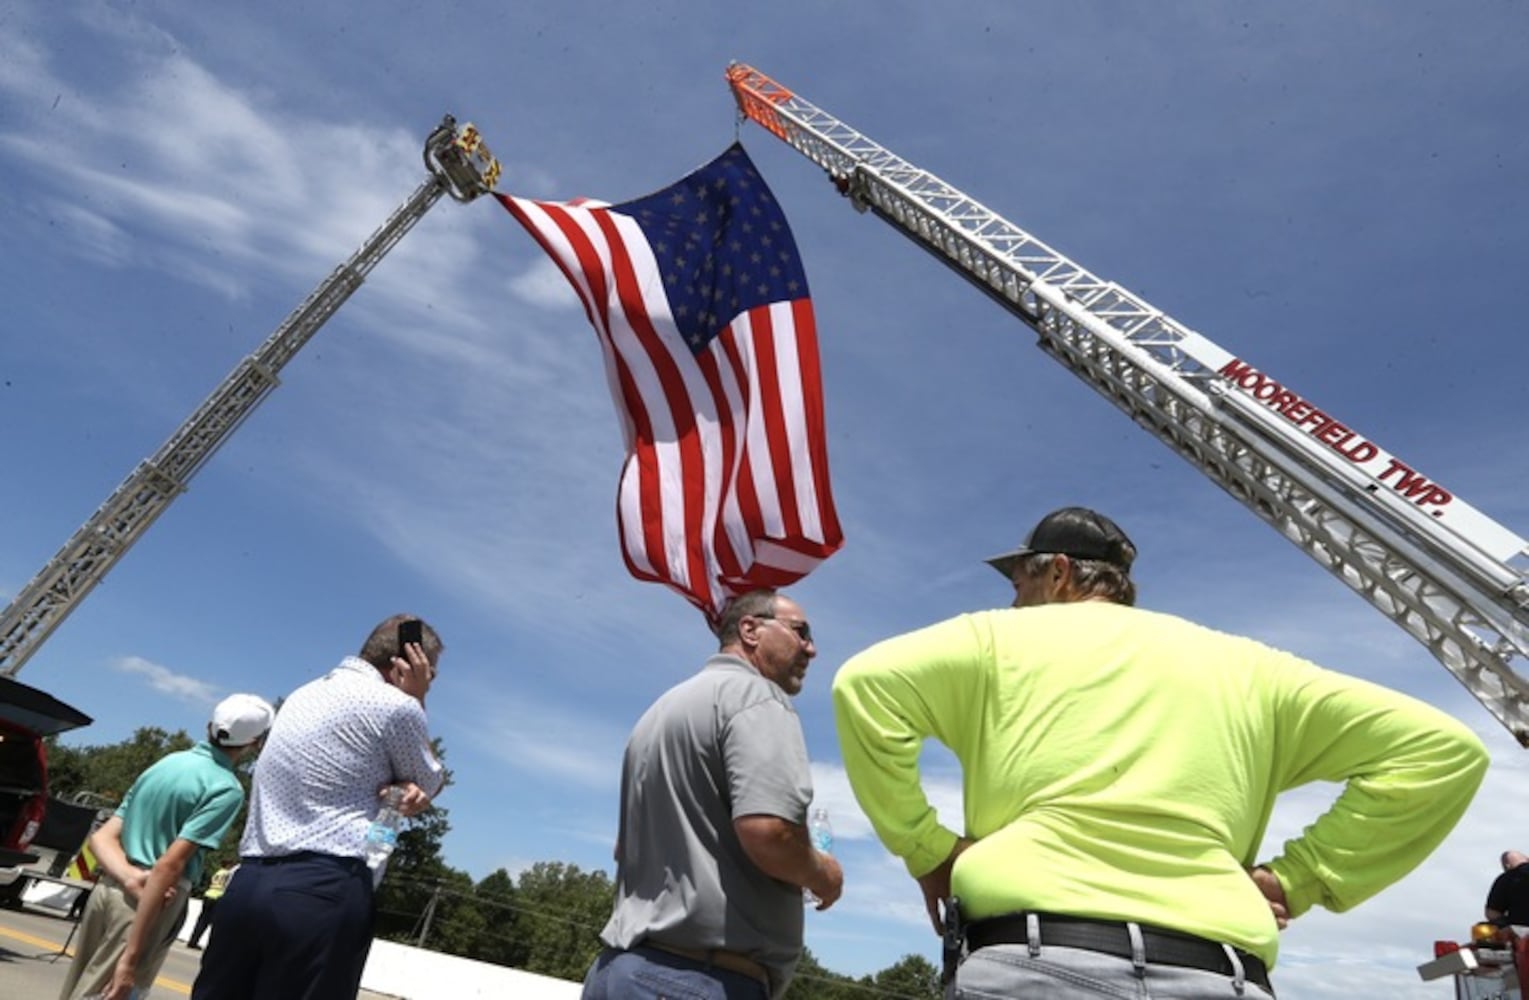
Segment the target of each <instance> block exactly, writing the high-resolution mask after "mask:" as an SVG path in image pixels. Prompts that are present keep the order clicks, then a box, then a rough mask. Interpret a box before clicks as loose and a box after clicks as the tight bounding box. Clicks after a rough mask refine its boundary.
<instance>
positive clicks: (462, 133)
mask: <svg viewBox="0 0 1529 1000" xmlns="http://www.w3.org/2000/svg"><path fill="white" fill-rule="evenodd" d="M424 160H425V169H426V171H427V172H428V173H429V177H428V178H426V180H425V181H424V182H423V183H421V184H420V185H419V187H418V188H416V189H415V191H414V193H413V194H411V195H410V196H409V197H408V199H407V200H406V201H405V202H404V203H403V204H402V205H400V206H399V207H398V208H397V209H396V210H395V211H394V212H393V214H392V215H391V216H390V217H389V218H388V220H387V221H386V222H384V223H383V224H382V226H381V227H380V228H379V229H378V230H377V231H376V232H374V233H373V234H372V235H371V236H370V237H369V238H368V239H367V241H366V242H365V243H363V244H362V245H361V248H360V249H359V250H357V251H356V252H355V253H354V254H353V255H352V256H351V257H350V259H349V260H347V261H346V262H345V263H343V264H341V265H340V266H339V267H337V268H335V270H334V272H333V273H332V274H330V275H329V277H328V278H326V279H325V280H324V281H323V283H321V284H320V285H319V286H318V288H316V289H314V290H313V292H312V293H311V294H310V295H309V296H308V297H307V298H306V299H305V300H303V302H302V304H301V305H299V306H298V307H297V308H296V309H295V310H293V311H292V314H291V315H289V316H288V317H287V318H286V319H285V320H283V321H282V323H281V325H280V326H278V327H277V328H276V330H275V332H273V333H272V334H271V335H270V336H269V337H267V338H266V340H265V342H264V343H263V344H261V345H260V347H259V348H258V349H257V350H256V351H255V353H254V354H251V355H250V356H249V357H247V358H245V359H244V360H242V361H240V362H239V364H238V365H236V366H235V367H234V370H233V371H232V372H230V373H229V375H228V377H227V378H225V379H224V380H223V382H222V384H221V385H219V386H218V387H217V388H216V389H214V390H213V392H212V395H210V396H208V397H207V399H206V400H204V401H203V403H202V405H201V406H199V407H197V409H196V411H195V412H193V413H192V414H191V416H190V418H189V419H187V420H186V422H185V423H183V424H182V425H181V426H180V427H178V428H176V430H175V433H173V434H171V435H170V438H169V440H167V441H166V442H165V443H164V444H163V445H161V446H160V448H159V450H158V451H156V452H155V453H154V454H153V455H152V456H150V457H149V458H147V459H145V460H144V461H143V462H142V463H141V464H140V465H139V466H138V467H137V468H136V469H134V470H133V471H132V473H131V474H129V475H128V477H127V478H126V479H125V480H123V482H122V485H120V486H118V487H117V489H116V490H115V491H114V492H113V493H112V494H111V496H109V497H107V498H106V501H105V502H104V503H103V504H101V506H100V507H99V508H98V509H97V510H96V512H95V513H94V514H92V515H91V516H90V519H89V520H87V521H86V522H85V523H84V524H83V525H81V526H80V528H79V530H77V531H76V532H75V533H74V535H73V536H72V537H70V539H69V541H67V542H66V543H64V547H63V548H62V549H60V550H59V551H58V554H57V555H55V556H54V557H53V558H52V559H51V560H50V561H49V562H48V564H47V565H46V566H44V567H43V568H42V571H41V572H39V573H38V574H37V575H36V576H35V577H33V578H32V580H31V582H29V583H28V584H27V585H26V586H25V587H24V588H22V590H21V592H20V593H19V594H17V595H16V598H15V599H14V600H13V601H11V603H10V606H8V607H7V608H6V609H5V611H4V613H3V614H0V675H3V676H6V677H13V676H15V675H16V673H17V672H18V671H20V670H21V668H22V666H23V665H24V664H25V663H26V662H27V660H28V659H29V658H31V656H32V654H33V653H35V652H36V651H37V648H38V647H39V646H40V645H42V643H43V641H44V640H46V639H47V638H48V636H49V635H51V634H52V632H53V630H54V629H56V628H58V626H59V625H60V624H61V623H62V622H63V620H64V619H65V618H66V617H67V616H68V615H69V613H70V612H71V611H73V610H74V609H75V607H77V606H78V605H79V603H80V602H81V601H82V600H84V599H85V596H86V595H87V594H89V593H90V591H91V590H92V589H94V588H95V585H96V584H98V583H100V582H101V580H102V578H104V577H105V576H106V574H107V572H108V571H110V570H111V568H112V567H113V566H115V565H116V564H117V560H119V559H121V558H122V556H123V555H125V554H126V553H127V550H128V549H129V548H131V547H132V545H133V543H134V542H136V541H137V540H138V539H139V538H140V537H142V536H143V533H144V532H146V531H147V530H148V529H149V526H150V525H152V524H153V523H154V521H155V519H156V518H158V517H159V515H160V514H163V513H164V512H165V509H166V508H167V507H169V506H170V503H171V501H173V500H174V499H175V498H176V497H177V496H179V495H180V494H181V493H183V492H185V490H186V488H187V486H188V485H189V483H190V482H191V477H192V476H194V475H196V473H197V471H198V470H199V469H201V467H202V465H203V464H204V463H206V461H207V460H208V459H209V458H211V457H212V454H213V452H215V451H217V450H218V448H219V446H221V445H222V444H223V442H224V441H227V440H228V438H229V436H230V435H231V434H233V432H234V431H235V430H236V429H237V428H238V427H239V425H240V424H241V423H242V422H243V421H244V418H246V417H248V416H249V415H250V413H252V412H253V411H254V409H255V407H257V406H259V405H260V403H261V401H263V400H264V399H265V397H266V396H267V395H269V394H270V392H271V390H272V389H274V388H276V386H277V385H278V384H279V378H278V375H279V374H280V372H281V370H282V368H283V367H285V366H286V364H287V362H289V361H291V360H292V358H293V356H294V355H296V354H297V352H298V351H299V350H300V349H301V348H302V346H303V345H304V344H306V343H307V342H308V341H309V339H310V338H312V336H313V335H314V334H315V333H317V332H318V330H319V327H321V326H323V325H324V323H325V322H326V321H327V320H328V319H329V317H331V316H333V315H334V314H335V311H336V310H338V309H339V308H340V306H342V305H344V303H345V300H346V299H348V298H350V296H351V294H352V293H353V292H355V290H356V289H357V288H360V287H361V284H362V282H364V281H365V280H366V276H367V275H368V274H370V273H371V271H372V268H374V267H376V266H377V264H378V263H379V262H380V261H381V260H382V258H383V257H384V256H386V255H387V253H388V251H390V250H392V249H393V247H395V246H397V245H398V241H399V240H401V239H403V238H404V236H405V235H406V234H407V233H408V232H409V230H410V229H413V228H414V224H415V223H417V222H418V221H419V220H420V219H421V218H423V217H424V215H425V213H426V212H428V211H429V210H430V209H431V208H432V207H433V206H434V205H435V204H436V202H437V201H439V200H440V197H441V195H443V194H449V195H451V197H452V198H453V199H455V200H456V201H461V202H467V201H472V200H473V199H474V198H476V197H477V196H478V195H480V194H483V193H485V192H487V191H489V190H491V189H492V188H493V186H494V184H495V183H496V182H497V181H498V179H499V163H498V161H496V160H495V159H494V158H493V156H492V155H491V154H490V153H489V151H488V147H487V146H485V145H484V144H483V140H482V137H481V136H480V135H479V133H478V130H477V129H476V128H474V127H473V126H472V125H470V124H464V125H462V126H460V127H458V125H457V123H456V120H455V119H454V118H452V117H451V116H450V115H447V116H446V117H445V118H444V119H443V120H442V121H441V124H440V125H438V126H436V128H435V129H434V130H433V131H432V132H431V133H430V136H429V137H428V138H427V139H426V140H425V148H424Z"/></svg>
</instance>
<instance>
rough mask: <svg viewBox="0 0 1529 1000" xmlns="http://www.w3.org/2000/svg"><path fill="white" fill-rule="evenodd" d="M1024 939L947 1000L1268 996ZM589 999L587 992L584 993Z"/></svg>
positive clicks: (1233, 983)
mask: <svg viewBox="0 0 1529 1000" xmlns="http://www.w3.org/2000/svg"><path fill="white" fill-rule="evenodd" d="M1036 950H1037V953H1036V954H1035V955H1034V956H1032V955H1031V954H1030V946H1029V945H1024V944H995V945H991V946H990V947H987V948H979V949H978V950H976V951H974V952H972V953H971V954H970V955H968V956H967V957H966V960H965V961H963V962H962V963H961V965H960V968H958V969H957V970H956V979H955V983H954V985H953V986H952V988H951V989H950V990H948V991H947V993H946V995H947V996H948V997H950V998H951V1000H1011V998H1020V1000H1030V998H1031V997H1037V998H1039V997H1044V998H1045V1000H1167V998H1170V997H1171V998H1172V1000H1268V998H1269V997H1270V996H1271V995H1272V994H1270V993H1269V992H1268V991H1266V990H1265V989H1264V988H1263V987H1261V986H1255V985H1254V984H1252V983H1249V982H1245V981H1244V982H1241V983H1239V982H1238V981H1237V980H1235V979H1233V977H1231V976H1228V975H1224V974H1222V973H1219V972H1206V971H1205V970H1203V969H1190V968H1185V967H1183V966H1178V965H1158V964H1152V965H1146V966H1143V967H1142V968H1141V969H1139V970H1138V968H1137V967H1136V966H1135V965H1134V964H1133V963H1132V961H1131V960H1130V959H1129V958H1117V957H1115V956H1114V955H1103V954H1100V953H1099V952H1097V951H1085V950H1084V949H1082V948H1060V947H1056V946H1054V945H1052V946H1048V945H1045V944H1042V945H1040V946H1039V947H1038V948H1037V949H1036ZM585 1000H588V994H587V993H586V994H585Z"/></svg>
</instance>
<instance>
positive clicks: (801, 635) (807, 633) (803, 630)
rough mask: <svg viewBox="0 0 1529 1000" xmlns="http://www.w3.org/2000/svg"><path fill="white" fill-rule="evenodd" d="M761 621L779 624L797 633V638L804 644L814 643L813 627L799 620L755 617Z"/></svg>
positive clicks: (770, 616) (766, 616)
mask: <svg viewBox="0 0 1529 1000" xmlns="http://www.w3.org/2000/svg"><path fill="white" fill-rule="evenodd" d="M753 617H755V618H758V619H759V620H760V621H767V622H779V623H780V624H782V625H784V626H786V628H788V629H790V630H791V631H793V632H795V633H796V637H797V638H798V639H800V640H801V641H802V642H811V641H812V626H811V625H809V624H808V623H807V622H804V621H801V620H800V619H797V618H776V617H775V616H774V615H754V616H753Z"/></svg>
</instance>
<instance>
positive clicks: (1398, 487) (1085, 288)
mask: <svg viewBox="0 0 1529 1000" xmlns="http://www.w3.org/2000/svg"><path fill="white" fill-rule="evenodd" d="M727 78H728V82H729V84H730V85H731V87H732V90H733V94H734V96H735V97H736V98H737V101H738V106H739V109H740V111H741V112H742V114H743V115H744V116H745V117H748V118H750V119H753V120H754V121H755V122H757V123H759V124H760V125H762V126H763V127H764V128H766V129H768V130H769V131H770V132H772V133H774V134H775V135H776V136H777V137H778V138H780V139H782V140H783V141H785V142H786V143H788V144H790V145H791V146H792V147H794V148H795V149H796V150H797V151H798V152H800V153H802V154H803V155H804V156H806V157H807V158H808V159H809V160H811V161H813V162H814V163H816V164H817V165H818V166H820V167H822V168H823V169H824V170H825V171H827V173H828V175H829V176H830V177H831V178H832V179H833V181H834V183H835V184H836V186H837V187H838V188H839V190H840V191H841V193H844V194H847V195H848V196H849V197H850V198H851V199H852V201H853V203H854V205H855V207H856V208H858V209H860V210H861V211H864V210H865V209H867V208H869V209H870V210H871V211H872V212H874V213H875V214H876V215H878V216H880V217H881V218H882V219H884V220H885V221H887V222H888V223H890V224H891V225H892V226H894V227H896V228H897V229H898V230H899V231H901V232H902V233H903V234H904V235H906V236H908V237H909V238H910V239H912V240H913V241H914V242H915V243H917V244H918V245H919V246H921V247H923V248H924V249H925V250H927V251H929V252H930V253H931V254H933V255H934V256H935V257H936V258H938V259H939V260H940V261H941V262H942V263H944V264H946V265H947V266H949V267H951V268H952V269H953V270H955V271H956V272H957V273H958V274H960V275H961V276H962V277H964V278H966V279H967V280H968V281H970V282H972V283H973V284H974V285H976V286H977V287H978V288H980V289H982V291H984V292H985V293H987V294H988V295H989V296H990V297H992V298H993V299H994V300H995V301H997V302H999V303H1000V304H1002V305H1003V306H1004V307H1005V308H1006V309H1008V310H1009V311H1010V312H1012V313H1014V315H1016V316H1017V317H1019V319H1021V320H1022V321H1024V323H1026V324H1027V325H1028V326H1030V327H1031V328H1032V329H1034V330H1035V332H1036V333H1037V334H1039V336H1040V347H1041V348H1042V349H1043V350H1045V351H1046V352H1047V353H1048V354H1050V355H1051V356H1052V357H1054V358H1056V359H1057V360H1058V361H1060V362H1061V363H1062V364H1064V365H1066V366H1067V367H1068V368H1070V369H1072V371H1073V372H1074V373H1075V374H1076V375H1078V377H1080V378H1082V379H1083V380H1084V381H1085V382H1087V383H1088V384H1089V385H1091V386H1093V388H1094V389H1096V390H1098V391H1099V393H1101V394H1102V395H1103V396H1104V397H1105V398H1106V399H1108V400H1110V402H1112V403H1114V404H1115V405H1116V406H1118V407H1119V408H1120V409H1122V410H1124V411H1125V412H1126V413H1127V414H1128V415H1129V416H1130V417H1131V418H1132V419H1133V420H1135V421H1136V422H1137V423H1138V424H1140V425H1141V426H1142V427H1144V428H1146V429H1147V430H1149V431H1151V432H1152V433H1153V434H1155V435H1156V436H1157V437H1158V438H1160V439H1161V440H1162V441H1163V442H1164V443H1165V444H1167V445H1168V446H1169V447H1170V448H1172V449H1173V450H1174V451H1176V452H1178V453H1179V454H1180V455H1182V456H1183V457H1184V458H1185V459H1186V460H1187V461H1189V462H1190V463H1191V464H1193V465H1194V466H1195V468H1197V469H1199V470H1200V471H1201V472H1203V473H1204V474H1205V475H1206V476H1208V477H1209V478H1210V479H1211V480H1212V481H1213V482H1215V483H1216V484H1217V485H1219V486H1220V487H1221V488H1222V489H1224V490H1226V491H1227V492H1228V493H1230V494H1231V495H1232V496H1234V497H1236V498H1237V499H1238V500H1240V501H1242V503H1243V504H1244V505H1246V506H1247V507H1248V509H1250V510H1251V511H1253V513H1255V514H1257V515H1258V516H1259V517H1261V518H1263V519H1264V520H1265V521H1267V522H1269V524H1271V525H1273V527H1274V528H1275V530H1277V531H1279V532H1280V533H1281V534H1282V535H1284V536H1285V537H1286V538H1288V539H1289V540H1290V541H1291V542H1293V543H1294V544H1295V545H1297V546H1299V547H1300V548H1301V550H1302V551H1304V552H1305V553H1306V554H1307V555H1309V556H1311V557H1312V558H1313V559H1315V560H1316V561H1317V562H1318V563H1319V564H1321V565H1322V566H1324V567H1325V568H1326V569H1328V570H1329V571H1330V572H1332V573H1333V575H1335V576H1337V577H1338V578H1339V579H1340V580H1342V581H1343V582H1344V583H1346V584H1348V585H1349V586H1350V587H1351V588H1353V589H1354V590H1355V591H1357V592H1358V593H1359V594H1360V595H1361V596H1363V597H1364V598H1365V600H1367V601H1369V602H1370V603H1371V604H1372V605H1374V606H1375V608H1376V609H1377V610H1379V611H1380V613H1381V614H1383V615H1385V616H1386V617H1387V618H1389V619H1391V620H1392V621H1393V622H1395V623H1396V624H1397V625H1399V626H1401V627H1402V628H1403V629H1405V630H1406V631H1407V632H1408V633H1409V634H1410V635H1412V636H1413V637H1414V638H1415V639H1417V640H1418V641H1419V642H1421V643H1422V644H1423V645H1424V646H1426V647H1428V649H1429V651H1430V652H1432V653H1433V655H1434V656H1436V657H1437V658H1438V659H1439V661H1440V662H1441V663H1443V664H1444V666H1445V667H1446V668H1447V669H1448V670H1449V671H1450V673H1452V674H1454V675H1455V677H1456V678H1458V679H1459V680H1460V682H1461V683H1462V684H1464V685H1465V687H1466V689H1467V690H1469V691H1470V692H1471V694H1472V695H1474V696H1475V697H1476V698H1477V699H1478V700H1479V701H1480V702H1481V703H1482V704H1483V705H1484V706H1486V708H1487V710H1488V711H1489V712H1491V713H1492V715H1493V716H1495V717H1496V718H1497V720H1498V721H1499V722H1501V723H1502V724H1503V725H1504V726H1506V727H1507V728H1508V730H1509V731H1510V732H1511V733H1513V735H1514V736H1515V737H1516V738H1517V739H1518V741H1519V743H1520V744H1521V745H1524V746H1526V747H1529V700H1526V699H1529V682H1526V681H1525V679H1524V678H1523V677H1521V676H1519V675H1518V674H1517V673H1516V672H1515V671H1514V669H1513V667H1512V666H1511V661H1512V660H1513V659H1514V657H1520V658H1522V657H1526V656H1529V581H1526V567H1529V543H1526V542H1525V540H1524V539H1523V538H1521V537H1519V536H1518V535H1516V534H1514V533H1513V532H1511V531H1509V530H1508V529H1507V528H1505V527H1503V526H1502V525H1500V524H1498V523H1497V522H1495V521H1493V520H1491V519H1490V518H1488V517H1487V516H1486V515H1484V514H1482V513H1481V512H1480V511H1477V510H1475V509H1473V508H1472V507H1470V506H1469V505H1467V504H1466V503H1465V502H1464V501H1462V500H1460V499H1459V498H1458V497H1456V496H1454V495H1453V494H1452V493H1451V492H1450V491H1448V490H1446V489H1444V488H1443V487H1442V486H1440V485H1439V484H1437V483H1435V482H1433V481H1431V480H1429V479H1427V478H1425V477H1424V476H1423V475H1422V474H1420V473H1419V472H1417V470H1415V469H1413V468H1411V467H1410V466H1408V465H1406V464H1405V463H1403V462H1402V461H1401V460H1400V459H1397V458H1395V457H1394V456H1392V455H1390V454H1388V453H1387V452H1385V451H1384V450H1382V449H1381V448H1380V447H1379V446H1378V445H1376V444H1374V443H1373V442H1372V441H1370V440H1369V439H1367V438H1365V437H1363V436H1361V435H1359V434H1358V433H1357V432H1356V431H1354V430H1353V429H1352V428H1349V427H1346V426H1345V425H1343V424H1341V423H1339V422H1338V421H1337V420H1335V419H1334V418H1332V417H1331V416H1330V415H1329V414H1328V413H1327V412H1326V411H1323V410H1321V409H1320V408H1318V407H1316V406H1315V405H1314V404H1312V403H1311V402H1310V401H1309V400H1307V399H1305V398H1303V397H1301V396H1299V395H1297V394H1296V393H1294V392H1293V391H1291V390H1290V389H1289V388H1287V387H1286V386H1284V385H1282V384H1280V383H1279V382H1276V381H1275V380H1274V379H1272V378H1270V377H1269V376H1268V375H1266V374H1265V373H1263V372H1261V371H1259V370H1258V369H1256V368H1254V367H1252V366H1251V365H1249V364H1247V363H1246V362H1244V361H1243V360H1241V359H1240V358H1238V357H1236V356H1235V355H1233V354H1231V353H1229V352H1228V351H1226V350H1225V349H1224V348H1222V347H1219V346H1218V345H1216V344H1213V343H1211V342H1210V341H1209V340H1207V339H1206V338H1205V337H1203V336H1201V335H1200V334H1198V333H1195V332H1194V331H1193V330H1190V329H1189V328H1187V327H1185V326H1183V325H1181V324H1179V323H1177V322H1175V321H1174V320H1173V319H1172V318H1171V317H1169V316H1167V315H1165V314H1164V313H1163V312H1161V311H1160V310H1158V309H1156V308H1154V307H1153V306H1151V305H1150V304H1148V303H1147V302H1144V301H1143V300H1141V299H1140V298H1138V297H1137V296H1135V295H1133V294H1131V293H1130V292H1129V291H1127V290H1126V289H1124V288H1121V287H1120V286H1119V285H1117V284H1115V283H1113V282H1109V281H1105V280H1103V279H1101V278H1098V277H1096V276H1094V275H1093V274H1091V273H1089V272H1088V271H1087V270H1085V269H1084V268H1083V267H1081V266H1079V265H1078V264H1076V263H1074V262H1073V261H1071V260H1069V259H1067V258H1066V257H1064V256H1062V255H1061V254H1059V253H1057V252H1056V251H1055V250H1053V249H1051V248H1050V247H1048V246H1047V245H1046V244H1044V243H1042V242H1041V241H1040V240H1038V239H1036V238H1035V237H1034V236H1031V235H1030V234H1029V233H1027V232H1025V231H1024V230H1023V229H1020V228H1019V227H1018V226H1016V225H1014V224H1013V223H1011V222H1009V221H1008V220H1006V219H1004V218H1002V217H1000V216H999V215H998V214H997V213H995V212H993V211H992V210H990V209H988V208H986V207H985V206H983V205H981V204H979V203H978V202H977V201H975V200H974V199H972V198H969V197H968V196H966V195H965V194H962V193H961V192H960V191H958V190H956V189H955V188H953V187H951V186H950V185H949V184H946V183H945V182H944V181H942V180H940V179H939V178H938V177H935V176H934V175H933V174H931V173H929V172H927V171H925V170H920V169H919V168H918V167H915V166H914V165H912V164H910V163H908V162H907V161H905V160H902V159H899V158H898V157H897V156H896V155H895V154H893V153H892V152H890V151H888V150H886V149H884V148H882V147H881V146H879V145H877V144H876V143H875V142H873V141H871V140H870V139H868V138H867V137H865V136H863V135H861V134H860V133H859V132H856V131H855V130H854V129H852V128H850V127H849V126H848V125H845V124H844V123H843V122H841V121H839V120H838V119H836V118H834V117H833V116H832V115H829V114H828V113H827V112H825V111H823V110H821V109H819V108H817V107H815V106H814V105H812V104H810V103H808V102H807V101H805V100H803V99H802V98H801V97H799V96H798V95H796V94H795V93H793V92H792V91H790V90H787V89H786V88H785V87H782V86H781V85H780V84H778V83H776V82H775V81H773V80H771V79H770V78H769V77H767V76H765V75H764V74H762V73H760V72H758V71H757V70H755V69H753V68H751V67H749V66H745V65H742V64H738V63H734V64H733V65H731V66H729V67H728V71H727Z"/></svg>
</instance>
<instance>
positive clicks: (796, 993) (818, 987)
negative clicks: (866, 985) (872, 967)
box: [784, 947, 868, 1000]
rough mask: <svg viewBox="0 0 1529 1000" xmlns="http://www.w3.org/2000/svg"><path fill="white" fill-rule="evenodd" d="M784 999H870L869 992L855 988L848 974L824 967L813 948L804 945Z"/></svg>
mask: <svg viewBox="0 0 1529 1000" xmlns="http://www.w3.org/2000/svg"><path fill="white" fill-rule="evenodd" d="M784 1000H868V994H867V993H866V992H865V991H864V990H857V989H855V986H854V982H853V980H851V979H850V978H849V977H848V976H843V975H840V974H839V973H837V972H833V971H831V970H829V969H826V968H824V967H823V964H822V963H821V962H819V961H818V959H817V956H816V955H814V954H813V953H812V949H811V948H806V947H804V948H802V957H801V959H800V960H799V961H798V962H797V963H796V975H795V976H794V977H793V978H792V980H791V985H790V986H788V987H787V988H786V995H785V997H784Z"/></svg>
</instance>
